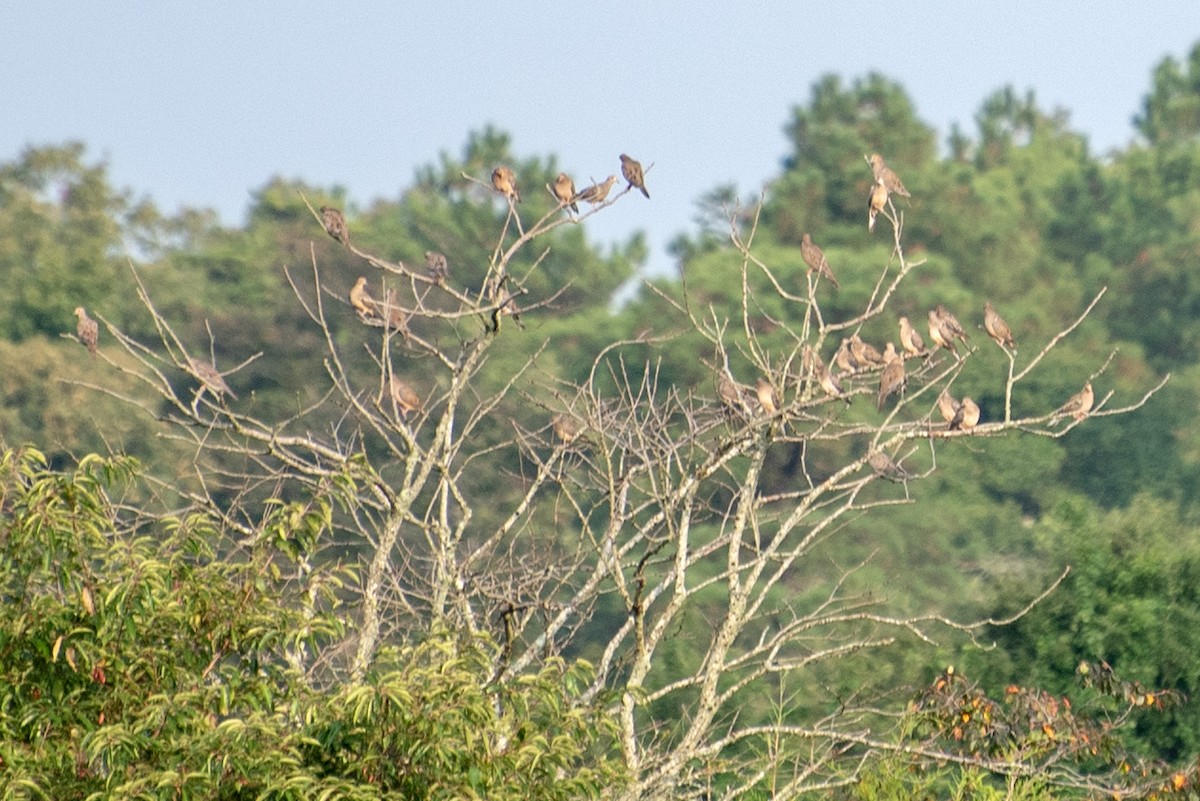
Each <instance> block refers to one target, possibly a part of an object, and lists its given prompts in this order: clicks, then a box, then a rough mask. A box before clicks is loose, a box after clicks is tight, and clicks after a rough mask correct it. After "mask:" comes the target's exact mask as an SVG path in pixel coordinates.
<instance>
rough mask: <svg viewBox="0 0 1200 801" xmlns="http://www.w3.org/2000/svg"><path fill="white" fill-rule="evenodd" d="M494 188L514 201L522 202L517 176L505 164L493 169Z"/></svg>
mask: <svg viewBox="0 0 1200 801" xmlns="http://www.w3.org/2000/svg"><path fill="white" fill-rule="evenodd" d="M492 188H493V189H495V190H496V191H497V192H499V193H500V194H502V195H504V196H505V197H506V198H508V199H509V200H511V201H512V202H514V203H520V202H521V193H520V192H519V191H517V176H515V175H513V171H512V170H511V169H509V168H508V167H506V166H505V165H503V164H501V165H500V166H499V167H497V168H496V169H494V170H492Z"/></svg>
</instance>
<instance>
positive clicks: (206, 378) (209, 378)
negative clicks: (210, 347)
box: [188, 358, 237, 400]
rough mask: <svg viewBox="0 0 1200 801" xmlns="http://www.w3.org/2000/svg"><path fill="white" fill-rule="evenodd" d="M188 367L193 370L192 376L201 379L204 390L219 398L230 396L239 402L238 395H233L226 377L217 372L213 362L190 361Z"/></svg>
mask: <svg viewBox="0 0 1200 801" xmlns="http://www.w3.org/2000/svg"><path fill="white" fill-rule="evenodd" d="M188 366H189V367H191V369H192V374H193V375H195V376H196V378H198V379H200V383H201V384H202V385H203V388H204V389H207V390H208V391H209V392H211V393H213V394H214V395H216V396H217V397H220V396H221V395H228V396H229V397H231V398H233V399H234V400H237V395H234V394H233V390H232V389H230V388H229V385H228V384H226V383H225V377H224V376H223V375H221V373H220V372H219V371H218V370H217V368H216V367H215V366H213V364H212V363H211V362H206V361H204V360H203V359H191V358H189V359H188Z"/></svg>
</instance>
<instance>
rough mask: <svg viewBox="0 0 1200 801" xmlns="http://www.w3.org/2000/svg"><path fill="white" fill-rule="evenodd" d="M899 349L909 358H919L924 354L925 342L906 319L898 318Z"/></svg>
mask: <svg viewBox="0 0 1200 801" xmlns="http://www.w3.org/2000/svg"><path fill="white" fill-rule="evenodd" d="M900 347H902V348H904V352H905V353H907V354H908V355H910V356H920V355H921V354H922V353H924V352H925V340H924V339H923V338H922V337H921V334H920V333H919V332H918V331H917V329H915V328H913V327H912V323H910V322H909V321H908V318H907V317H901V318H900Z"/></svg>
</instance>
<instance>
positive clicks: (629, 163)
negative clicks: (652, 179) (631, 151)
mask: <svg viewBox="0 0 1200 801" xmlns="http://www.w3.org/2000/svg"><path fill="white" fill-rule="evenodd" d="M651 166H653V165H651ZM621 175H624V176H625V180H626V181H629V185H630V186H636V187H637V188H638V189H640V190H642V194H643V195H645V196H646V198H647V199H649V198H650V193H649V192H647V191H646V176H645V175H643V174H642V165H641V164H639V163H638V162H636V161H634V160H633V159H631V158H629V156H626V155H625V154H624V153H622V154H621Z"/></svg>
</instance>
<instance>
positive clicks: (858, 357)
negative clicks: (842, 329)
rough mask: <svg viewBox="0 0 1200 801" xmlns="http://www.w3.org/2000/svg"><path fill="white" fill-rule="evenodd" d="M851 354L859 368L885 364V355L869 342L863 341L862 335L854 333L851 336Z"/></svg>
mask: <svg viewBox="0 0 1200 801" xmlns="http://www.w3.org/2000/svg"><path fill="white" fill-rule="evenodd" d="M850 355H851V356H853V357H854V361H855V363H856V364H857V365H858V367H859V369H863V368H865V367H878V366H879V365H881V364H883V355H882V354H881V353H880V352H879V351H878V350H877V349H876V348H875V346H874V345H872V344H870V343H869V342H863V340H862V337H860V336H859V335H858V334H854V335H853V336H851V337H850Z"/></svg>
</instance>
